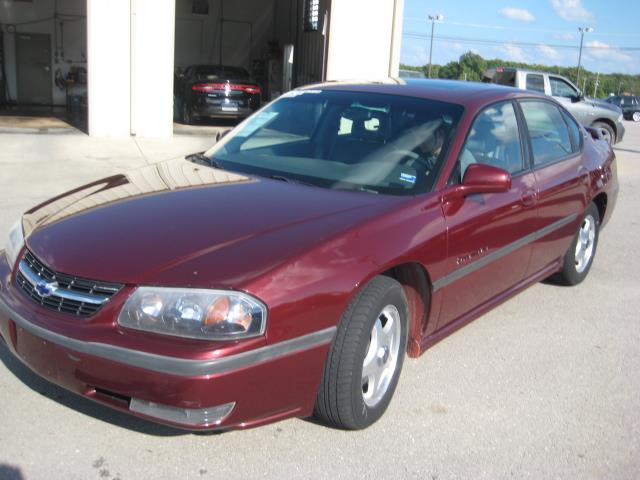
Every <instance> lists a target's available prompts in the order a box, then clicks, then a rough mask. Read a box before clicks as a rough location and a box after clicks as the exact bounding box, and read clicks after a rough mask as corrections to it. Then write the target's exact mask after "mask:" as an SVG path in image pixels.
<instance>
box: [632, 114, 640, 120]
mask: <svg viewBox="0 0 640 480" xmlns="http://www.w3.org/2000/svg"><path fill="white" fill-rule="evenodd" d="M631 118H632V119H633V121H634V122H640V112H633V115H632V116H631Z"/></svg>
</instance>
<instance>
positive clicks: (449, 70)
mask: <svg viewBox="0 0 640 480" xmlns="http://www.w3.org/2000/svg"><path fill="white" fill-rule="evenodd" d="M438 78H453V79H455V80H457V79H458V78H460V64H459V63H458V62H455V61H453V62H449V63H447V64H446V65H444V66H442V67H440V69H439V70H438Z"/></svg>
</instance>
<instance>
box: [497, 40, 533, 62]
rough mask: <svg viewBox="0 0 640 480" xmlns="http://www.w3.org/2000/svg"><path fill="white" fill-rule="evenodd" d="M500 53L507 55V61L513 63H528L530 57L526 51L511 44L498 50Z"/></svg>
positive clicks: (506, 44)
mask: <svg viewBox="0 0 640 480" xmlns="http://www.w3.org/2000/svg"><path fill="white" fill-rule="evenodd" d="M498 51H500V52H502V53H503V54H505V55H506V57H507V58H506V60H511V61H513V62H523V63H525V62H528V61H529V56H528V55H527V54H526V53H524V50H522V48H520V47H519V46H517V45H513V44H511V43H505V44H504V45H503V46H502V47H499V48H498Z"/></svg>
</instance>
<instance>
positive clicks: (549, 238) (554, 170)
mask: <svg viewBox="0 0 640 480" xmlns="http://www.w3.org/2000/svg"><path fill="white" fill-rule="evenodd" d="M520 108H521V109H522V114H523V117H524V120H525V124H526V126H527V131H528V132H529V135H528V136H529V142H530V145H531V153H532V156H533V168H534V174H535V177H536V184H537V186H538V193H537V196H538V225H537V227H536V228H537V230H538V232H539V238H538V239H537V240H536V241H535V243H534V244H533V252H532V254H531V262H530V266H529V272H528V274H534V273H536V272H538V271H540V270H542V269H543V268H545V267H547V266H549V265H550V264H551V263H553V262H555V261H556V260H558V259H559V258H560V257H562V256H563V255H564V254H565V252H566V251H567V248H569V244H570V243H571V239H572V238H573V235H574V233H575V231H576V228H577V227H578V222H579V221H580V218H579V215H578V213H580V212H583V211H584V210H585V208H586V205H584V199H585V198H586V197H587V195H586V193H587V189H588V182H589V173H588V171H587V169H586V168H585V167H584V166H583V159H582V154H581V149H582V141H583V139H582V135H581V130H580V128H579V126H578V125H577V124H576V122H575V121H574V120H573V118H571V116H570V115H568V114H567V113H566V112H564V111H563V110H562V109H561V108H558V107H557V106H556V105H554V104H553V103H551V102H547V101H545V100H522V101H520Z"/></svg>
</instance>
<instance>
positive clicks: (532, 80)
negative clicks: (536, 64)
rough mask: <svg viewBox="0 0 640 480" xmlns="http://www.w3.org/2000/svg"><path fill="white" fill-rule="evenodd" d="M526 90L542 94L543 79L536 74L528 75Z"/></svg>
mask: <svg viewBox="0 0 640 480" xmlns="http://www.w3.org/2000/svg"><path fill="white" fill-rule="evenodd" d="M527 90H533V91H534V92H540V93H544V77H543V76H542V75H539V74H537V73H528V74H527Z"/></svg>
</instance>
